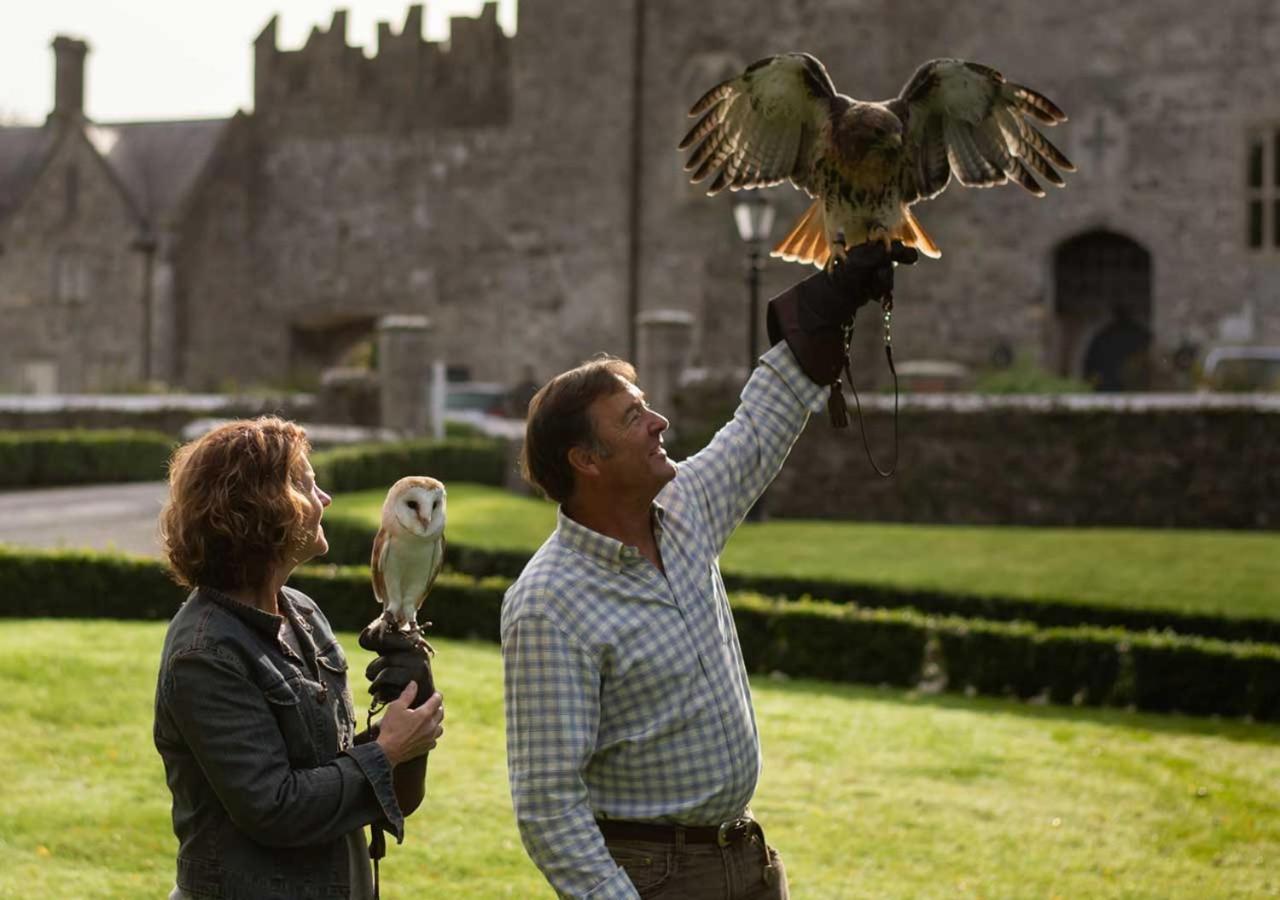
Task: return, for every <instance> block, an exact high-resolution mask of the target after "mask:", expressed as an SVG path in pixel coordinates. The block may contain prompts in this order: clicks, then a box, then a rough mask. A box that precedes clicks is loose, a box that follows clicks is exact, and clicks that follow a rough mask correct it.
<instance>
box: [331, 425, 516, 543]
mask: <svg viewBox="0 0 1280 900" xmlns="http://www.w3.org/2000/svg"><path fill="white" fill-rule="evenodd" d="M311 465H312V467H313V468H314V469H315V471H316V481H318V482H319V483H320V484H322V485H324V486H325V490H327V491H329V492H330V493H342V492H345V491H363V490H368V489H369V488H385V487H387V486H388V485H390V484H392V483H394V482H395V481H397V480H398V479H400V478H403V477H404V476H406V475H431V476H432V477H434V478H439V479H440V480H441V481H445V482H448V481H474V482H476V483H477V484H497V485H500V484H502V483H503V475H504V470H505V468H506V452H505V450H504V448H503V445H502V442H501V441H498V440H494V439H491V438H450V437H446V438H445V439H444V440H442V441H431V440H417V441H401V442H397V443H391V444H359V445H356V446H353V447H342V448H339V449H334V450H322V451H320V452H318V453H313V454H312V456H311ZM327 525H328V520H326V530H327ZM370 540H372V537H371V538H370ZM368 558H369V557H368V555H367V554H366V555H365V558H364V559H365V561H367V560H368Z"/></svg>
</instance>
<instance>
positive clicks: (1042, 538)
mask: <svg viewBox="0 0 1280 900" xmlns="http://www.w3.org/2000/svg"><path fill="white" fill-rule="evenodd" d="M384 496H385V494H384V492H382V491H367V492H361V493H355V494H346V495H342V496H339V497H336V498H335V499H334V502H333V507H332V511H333V512H335V513H339V514H343V515H359V516H362V517H364V518H366V519H367V520H368V521H369V527H370V532H371V533H372V532H373V531H376V530H377V527H378V519H379V511H380V509H381V505H382V500H383V497H384ZM448 512H449V526H448V529H447V532H446V534H447V536H448V537H449V539H450V540H455V541H458V542H459V543H463V544H472V545H475V546H479V547H490V548H502V549H517V550H529V551H531V552H532V551H533V550H535V549H536V548H537V547H538V546H539V545H540V544H541V543H542V541H543V540H545V538H546V536H547V535H548V534H550V532H551V530H552V529H553V528H554V527H555V507H554V506H552V505H551V504H550V503H546V502H544V501H541V500H537V499H533V498H529V497H518V496H515V495H512V494H509V493H506V492H504V491H502V490H499V489H497V488H491V487H485V486H482V485H474V484H453V485H450V486H449V509H448ZM722 565H723V568H724V570H725V571H726V572H734V573H741V574H751V575H787V576H794V577H799V578H830V579H834V580H841V581H853V582H860V583H866V584H875V585H882V586H889V587H894V588H908V589H910V588H914V589H928V590H938V591H944V592H948V593H955V594H976V595H990V596H1002V597H1010V598H1016V599H1026V600H1067V601H1072V602H1080V603H1096V604H1103V605H1107V606H1122V607H1131V608H1135V609H1166V610H1175V611H1180V612H1199V613H1209V614H1221V615H1228V616H1258V617H1266V618H1280V594H1278V593H1277V589H1276V585H1277V584H1280V536H1278V535H1276V534H1275V533H1260V532H1231V531H1175V530H1138V529H1119V528H1017V527H998V528H997V527H966V526H933V525H886V524H867V523H854V522H815V521H773V522H763V523H746V524H744V525H743V526H742V527H740V528H739V529H738V531H737V533H736V534H735V535H734V536H733V539H732V540H731V541H730V542H729V546H728V547H727V548H726V549H725V553H724V557H723V560H722Z"/></svg>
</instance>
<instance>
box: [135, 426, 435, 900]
mask: <svg viewBox="0 0 1280 900" xmlns="http://www.w3.org/2000/svg"><path fill="white" fill-rule="evenodd" d="M309 451H310V445H309V444H308V442H307V438H306V435H305V433H304V432H303V430H302V429H301V428H299V427H298V426H297V425H294V424H292V423H290V422H286V421H283V420H281V419H277V418H273V417H264V418H260V419H254V420H249V421H239V422H232V423H230V424H227V425H223V426H221V427H219V428H217V429H215V430H213V431H211V432H209V433H208V434H206V435H205V436H204V437H202V438H200V439H199V440H196V441H194V442H192V443H191V444H188V445H186V446H184V447H182V448H180V449H179V450H178V451H177V452H176V453H175V454H174V457H173V459H172V461H171V463H170V470H169V500H168V502H167V504H166V505H165V508H164V510H163V511H162V513H161V516H160V530H161V536H162V539H163V542H164V546H165V551H166V553H167V555H168V557H169V564H170V567H171V568H172V571H173V575H174V577H175V578H176V579H177V580H178V582H179V583H181V584H182V585H184V586H185V587H189V588H191V589H192V591H191V595H190V596H189V597H188V598H187V601H186V603H184V604H183V606H182V608H181V609H179V610H178V613H177V614H176V615H175V616H174V618H173V621H172V622H171V623H170V624H169V631H168V634H167V635H166V637H165V643H164V652H163V655H162V657H161V662H160V673H159V677H158V683H157V688H156V714H155V742H156V747H157V749H158V750H159V751H160V755H161V757H162V758H163V759H164V767H165V776H166V778H167V780H168V783H169V790H170V791H171V792H172V794H173V829H174V832H175V834H176V835H177V837H178V842H179V847H178V872H177V886H176V887H175V888H174V891H173V893H172V894H171V895H170V898H171V900H175V898H184V900H185V898H204V897H224V898H255V900H257V898H266V897H270V898H295V897H296V898H302V897H341V898H348V897H349V898H366V897H371V896H373V887H372V883H371V872H370V862H369V854H368V847H367V845H366V843H365V839H364V833H363V831H362V826H365V825H369V824H371V823H372V824H378V825H380V826H381V827H382V828H384V829H385V830H387V831H389V832H391V833H392V834H395V835H396V837H397V839H402V838H403V834H404V817H405V815H407V814H408V813H410V812H412V811H413V809H414V808H416V807H417V805H418V803H419V802H420V801H421V798H422V793H423V779H424V777H425V774H426V753H427V751H429V750H430V749H432V748H433V747H434V746H435V743H436V740H437V739H438V738H439V737H440V735H441V734H442V733H443V730H444V729H443V727H442V726H441V721H442V719H443V717H444V711H443V709H442V700H441V698H440V695H439V694H433V695H432V696H431V697H430V699H429V700H428V701H427V702H426V703H424V704H422V705H421V706H419V707H418V708H416V709H410V708H409V704H410V703H411V702H412V701H413V699H414V696H415V695H416V693H417V684H416V682H414V681H409V683H408V684H407V685H406V686H405V687H404V690H403V693H400V696H399V699H397V700H395V701H394V702H392V703H391V704H390V705H389V706H388V707H387V709H386V712H385V714H384V715H383V717H382V720H381V722H380V723H379V727H378V728H377V729H376V733H375V735H369V734H365V735H360V736H357V735H356V733H355V710H354V709H353V707H352V702H351V694H350V692H349V690H348V689H347V659H346V656H344V655H343V652H342V648H341V647H339V646H338V643H337V641H336V640H335V639H334V635H333V631H332V629H330V627H329V622H328V620H327V619H326V618H325V616H324V614H323V613H322V612H321V611H320V609H319V608H318V607H317V606H316V604H315V603H314V602H313V601H312V600H311V599H310V598H309V597H307V596H305V595H304V594H302V593H300V592H298V591H296V590H293V589H292V588H288V587H285V580H286V579H287V578H288V577H289V575H290V573H291V572H292V571H293V570H294V568H295V567H296V566H298V565H299V564H301V563H304V562H306V561H307V560H309V559H312V558H313V557H316V556H320V555H321V554H323V553H325V552H326V551H327V550H328V549H329V545H328V542H327V541H326V539H325V535H324V528H323V526H322V525H321V524H320V518H321V516H322V514H323V513H324V508H325V507H326V506H328V505H329V496H328V495H327V494H325V492H324V491H322V490H320V488H319V487H318V486H317V485H316V483H315V472H314V471H313V470H312V468H311V464H310V462H309V461H308V453H309Z"/></svg>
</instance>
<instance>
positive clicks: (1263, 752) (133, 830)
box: [0, 598, 1280, 900]
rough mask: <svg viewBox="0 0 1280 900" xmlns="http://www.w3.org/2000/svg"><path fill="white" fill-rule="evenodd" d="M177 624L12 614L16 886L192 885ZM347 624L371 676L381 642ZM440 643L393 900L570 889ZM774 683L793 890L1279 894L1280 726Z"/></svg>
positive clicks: (1, 661) (768, 702)
mask: <svg viewBox="0 0 1280 900" xmlns="http://www.w3.org/2000/svg"><path fill="white" fill-rule="evenodd" d="M319 599H320V600H321V602H322V603H323V598H319ZM163 633H164V625H163V624H159V623H125V622H97V621H95V622H56V623H55V622H47V621H8V622H5V624H4V626H3V629H0V720H2V721H4V722H5V724H6V730H7V732H8V738H9V739H8V740H7V741H5V742H4V744H3V747H2V749H0V771H3V772H4V773H5V777H4V779H3V780H0V897H43V896H56V897H77V898H86V900H97V898H130V900H132V898H136V897H142V896H152V897H162V896H164V895H165V892H166V891H167V890H168V888H169V887H170V886H171V884H172V872H173V854H174V852H175V850H176V841H175V839H174V837H173V835H172V832H171V830H170V825H169V819H168V811H169V795H168V791H167V789H166V787H165V784H164V778H163V770H162V767H161V764H160V760H159V757H158V756H157V755H156V753H155V751H154V749H153V747H152V744H151V715H152V710H151V705H152V692H153V689H154V680H155V669H156V664H157V661H158V657H159V652H160V644H161V641H162V638H163ZM341 639H342V642H343V645H344V646H345V647H346V648H347V649H348V652H349V654H350V658H351V671H352V672H353V673H359V672H360V671H361V670H362V669H363V667H364V664H365V661H366V660H365V657H366V655H365V654H364V653H363V652H362V651H360V650H359V649H358V648H357V647H356V644H355V640H354V636H353V635H350V634H344V635H342V636H341ZM436 646H437V649H438V651H439V653H438V656H437V665H436V675H437V679H438V681H439V683H440V684H441V686H442V688H443V690H444V691H445V693H446V695H447V698H448V700H447V705H448V711H449V712H448V715H449V718H448V723H447V734H446V736H445V738H444V740H443V741H442V743H441V745H440V749H439V750H438V751H437V753H436V754H435V755H434V756H433V758H432V761H431V767H430V776H429V785H428V796H427V802H426V804H425V805H424V808H423V809H422V811H420V812H419V813H418V814H417V815H416V816H415V817H413V818H412V819H410V820H409V829H408V831H409V833H408V837H407V839H406V842H405V844H404V845H403V846H392V847H391V848H390V850H389V854H388V858H387V860H386V861H385V863H384V866H383V888H384V890H383V896H384V897H385V898H387V900H402V898H410V897H421V896H433V897H456V898H465V900H473V898H475V900H485V898H499V897H546V896H550V895H551V892H550V891H549V889H548V888H547V887H546V885H545V883H544V882H543V881H542V879H541V876H540V875H539V874H538V873H537V871H536V870H535V869H534V868H533V867H532V865H531V864H530V863H529V862H528V861H527V859H526V858H525V856H524V852H523V849H522V848H521V846H520V843H519V839H518V837H517V834H516V829H515V824H514V821H513V819H512V816H511V812H510V806H509V800H508V795H507V785H506V773H505V761H504V744H503V730H502V729H503V725H502V696H501V660H500V657H499V654H498V650H497V648H496V647H494V646H492V645H490V644H484V643H468V642H458V641H450V640H446V639H440V640H438V641H437V642H436ZM355 677H356V678H358V677H359V676H358V674H357V675H356V676H355ZM754 688H755V695H756V706H757V713H758V719H759V722H760V728H761V735H762V741H763V744H764V752H765V772H764V776H763V780H762V782H761V785H760V789H759V791H758V793H757V796H756V800H755V803H754V809H755V812H756V814H757V816H758V817H759V818H760V819H761V821H762V822H763V823H764V825H765V828H766V830H767V831H768V833H769V839H770V841H771V842H772V843H774V844H775V845H776V846H777V847H778V848H779V849H780V851H781V852H782V855H783V859H784V861H785V862H786V865H787V870H788V873H789V878H790V882H791V892H792V895H793V896H795V897H802V898H820V900H827V898H832V900H840V898H862V897H918V898H931V897H957V896H958V897H986V898H996V897H1001V898H1003V897H1018V898H1050V897H1090V898H1111V897H1115V898H1129V897H1161V898H1179V897H1186V898H1197V900H1198V898H1201V897H1210V896H1211V897H1226V896H1250V897H1259V896H1280V728H1275V727H1264V726H1260V725H1248V724H1241V723H1227V722H1215V721H1212V720H1203V719H1187V718H1180V717H1162V716H1149V715H1136V714H1130V713H1125V712H1121V711H1086V710H1070V709H1061V708H1054V707H1035V706H1026V705H1021V704H1016V703H1011V702H1004V701H998V700H985V699H980V698H974V699H965V698H959V697H921V696H918V695H915V694H913V693H906V692H902V691H896V690H882V689H874V688H856V687H847V686H831V685H823V684H818V683H815V682H804V681H790V682H787V681H775V680H769V679H763V680H757V681H756V682H755V683H754ZM361 691H362V688H361V687H360V686H359V685H356V686H355V692H356V696H357V700H358V701H359V699H360V697H361Z"/></svg>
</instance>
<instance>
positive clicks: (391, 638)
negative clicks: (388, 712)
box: [359, 617, 436, 709]
mask: <svg viewBox="0 0 1280 900" xmlns="http://www.w3.org/2000/svg"><path fill="white" fill-rule="evenodd" d="M359 641H360V646H361V647H363V648H364V649H366V650H372V651H373V652H374V653H377V654H378V656H377V658H375V659H374V660H373V662H371V663H369V665H368V667H367V668H366V669H365V672H364V675H365V678H367V679H369V682H370V684H369V693H370V694H372V695H373V697H374V699H375V700H377V701H378V702H379V703H381V704H383V705H384V706H385V705H386V704H388V703H390V702H391V701H392V700H395V699H396V698H397V697H399V696H400V692H401V691H403V690H404V688H405V685H407V684H408V683H409V682H410V681H416V682H417V683H418V693H417V694H416V695H415V696H414V698H413V702H412V703H411V704H409V708H410V709H417V708H418V707H419V706H421V705H422V704H424V703H426V702H427V700H428V699H430V697H431V695H432V694H434V693H435V691H436V686H435V679H434V678H433V677H432V676H431V657H430V656H429V655H428V654H427V648H426V646H425V645H424V644H423V643H422V641H421V640H420V639H415V638H414V637H413V636H410V635H407V634H404V633H402V632H401V631H399V630H398V629H396V628H394V627H389V626H388V625H387V623H386V622H385V620H383V619H382V618H381V617H379V618H378V619H375V620H374V621H372V622H370V623H369V624H368V625H366V626H365V629H364V630H363V631H361V632H360V638H359Z"/></svg>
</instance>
